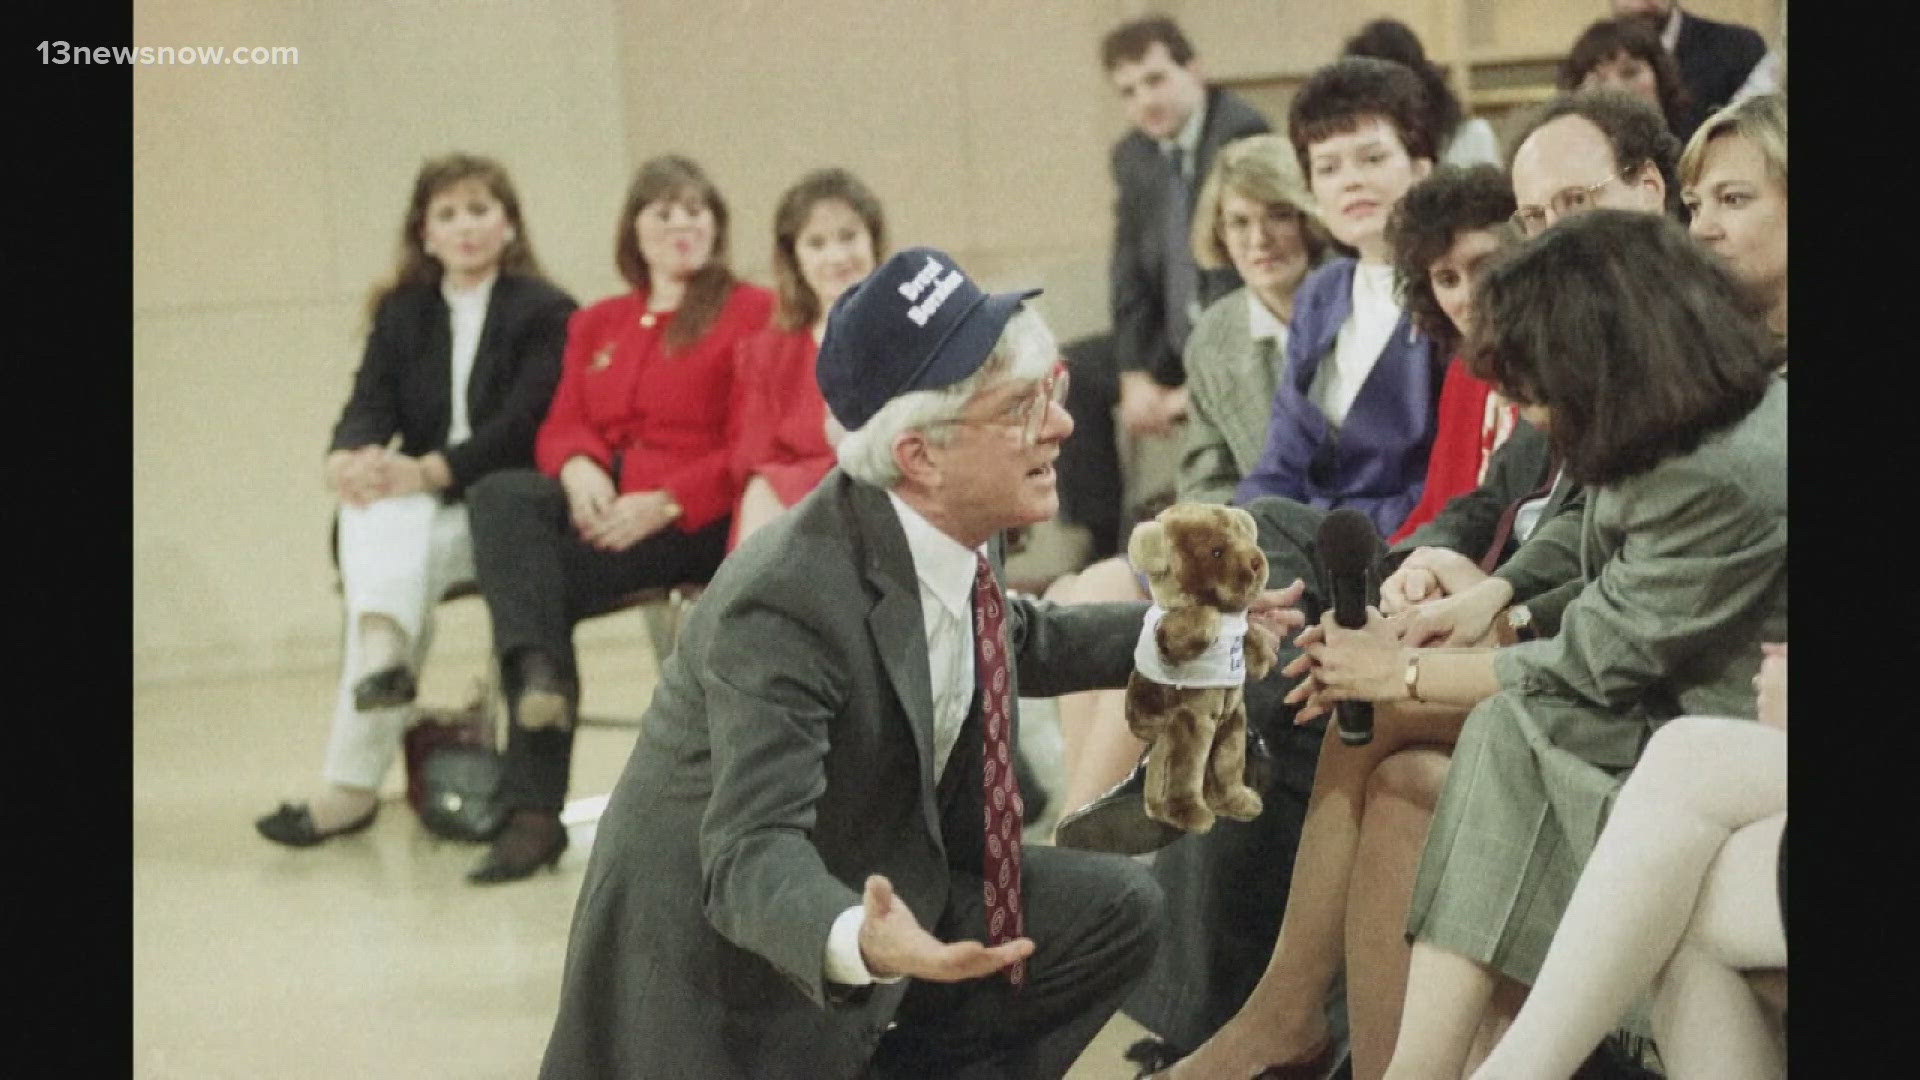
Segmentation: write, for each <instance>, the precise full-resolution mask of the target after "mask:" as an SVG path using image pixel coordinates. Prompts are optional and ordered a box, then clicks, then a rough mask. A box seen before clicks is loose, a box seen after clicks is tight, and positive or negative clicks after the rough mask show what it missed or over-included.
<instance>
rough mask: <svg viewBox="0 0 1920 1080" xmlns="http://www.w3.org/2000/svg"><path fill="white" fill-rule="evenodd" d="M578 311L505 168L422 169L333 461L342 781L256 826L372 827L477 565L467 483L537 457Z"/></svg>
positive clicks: (450, 163) (459, 163)
mask: <svg viewBox="0 0 1920 1080" xmlns="http://www.w3.org/2000/svg"><path fill="white" fill-rule="evenodd" d="M573 308H574V304H573V300H572V299H571V298H569V297H568V296H567V295H566V294H565V293H563V292H561V291H560V290H559V289H557V288H555V287H554V286H553V285H551V284H550V283H548V282H547V280H546V279H545V278H544V277H542V276H541V273H540V264H539V262H538V261H537V260H535V259H534V256H533V241H532V239H531V238H530V237H529V236H528V235H527V226H526V223H525V222H524V221H522V220H521V217H520V200H519V197H518V196H517V195H515V194H514V190H513V184H512V182H511V181H509V180H508V179H507V173H506V170H505V169H503V168H501V167H500V165H499V164H498V163H496V162H494V161H491V160H489V159H487V158H481V157H472V156H470V155H467V154H451V155H448V156H446V157H441V158H435V159H433V160H431V161H428V162H427V163H426V164H424V165H422V166H421V168H420V174H419V175H418V176H417V177H416V178H415V179H414V182H413V197H412V199H411V200H410V201H409V202H408V204H407V213H406V219H405V221H404V222H403V223H402V225H401V227H400V265H399V269H398V270H397V271H396V272H395V274H394V279H393V281H392V282H391V283H390V284H388V285H386V286H384V287H383V288H381V289H380V290H379V291H378V292H376V293H375V295H374V298H373V302H372V332H371V333H369V334H368V336H367V345H366V352H365V354H364V355H363V356H362V358H361V361H360V370H359V371H358V373H356V374H355V376H354V380H353V393H352V396H350V397H349V398H348V399H347V404H346V407H345V408H344V409H342V410H341V413H340V422H339V423H338V424H337V425H335V427H334V429H333V446H332V450H331V452H329V453H328V455H327V464H326V480H327V486H328V487H329V488H330V489H332V491H333V493H334V494H335V495H336V496H338V498H339V499H340V511H339V520H338V525H337V533H336V543H337V552H338V557H339V564H340V591H341V594H342V599H343V600H344V601H345V607H346V631H345V637H346V658H345V661H344V663H343V664H342V667H341V672H340V684H339V689H338V691H337V692H336V693H335V695H334V707H333V733H332V735H331V737H330V738H329V740H328V742H327V756H326V767H325V771H324V775H325V778H326V782H327V786H326V787H325V788H324V789H323V790H322V791H321V793H320V794H319V795H317V796H316V797H314V798H313V799H311V800H310V801H308V802H304V803H282V804H281V806H280V808H279V809H278V810H276V811H275V812H273V813H271V814H268V815H267V816H265V817H262V818H260V819H259V820H258V821H257V822H255V826H256V827H257V828H258V829H259V830H260V833H261V835H263V836H265V837H266V838H267V839H269V840H273V841H275V842H277V843H281V844H286V845H289V846H291V847H306V846H309V845H312V844H317V843H320V842H321V841H323V840H326V839H327V838H329V837H333V836H339V835H342V834H345V833H351V832H357V831H359V830H361V829H363V828H365V827H366V826H368V825H370V824H372V822H373V817H374V814H375V813H377V812H378V810H379V807H380V800H379V792H380V782H381V778H382V777H384V776H385V775H386V772H387V768H388V766H390V765H391V764H392V763H393V758H394V753H395V751H397V750H398V749H399V746H400V734H401V730H402V728H404V727H405V725H406V722H407V719H408V716H409V715H410V713H411V711H412V710H411V704H412V702H413V696H414V687H415V675H416V672H417V671H418V670H419V666H420V664H421V662H422V661H423V660H425V659H426V654H427V644H428V642H429V640H430V639H431V638H432V635H433V607H434V604H435V603H437V602H438V601H439V599H440V595H441V593H443V592H445V591H446V589H447V587H448V586H449V585H452V584H454V583H456V582H462V581H471V580H472V579H473V576H474V569H473V545H472V542H471V540H470V539H469V535H468V525H467V506H466V503H465V502H464V501H463V500H464V496H465V493H466V489H467V488H468V487H469V486H470V485H472V484H473V483H474V482H475V481H477V480H479V479H480V478H481V477H483V476H485V475H487V474H488V473H491V472H493V471H494V470H497V469H508V468H518V467H525V466H527V465H530V464H532V462H533V433H534V430H535V429H536V428H537V427H539V425H540V417H541V416H542V415H543V414H544V413H545V411H546V407H547V400H548V399H549V398H550V397H552V396H553V387H554V383H555V382H556V381H558V379H559V377H560V350H561V346H562V345H563V343H564V342H565V340H566V327H567V316H568V314H569V313H571V312H572V311H573ZM395 436H398V437H399V440H400V446H399V448H398V449H393V448H392V447H391V443H392V441H393V439H394V437H395Z"/></svg>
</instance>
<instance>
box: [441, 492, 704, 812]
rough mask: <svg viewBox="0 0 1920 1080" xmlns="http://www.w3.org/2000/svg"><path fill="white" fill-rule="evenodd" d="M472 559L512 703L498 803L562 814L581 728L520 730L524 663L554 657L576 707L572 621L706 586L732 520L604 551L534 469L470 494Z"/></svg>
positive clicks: (671, 531) (668, 532)
mask: <svg viewBox="0 0 1920 1080" xmlns="http://www.w3.org/2000/svg"><path fill="white" fill-rule="evenodd" d="M467 508H468V515H469V519H470V527H471V529H472V532H473V563H474V569H475V571H476V573H477V576H478V578H479V582H480V592H481V594H482V595H483V596H484V597H485V598H486V601H487V612H488V614H489V615H490V616H491V617H492V621H493V649H494V655H495V656H496V657H497V658H498V659H499V661H500V677H501V689H502V690H503V691H504V692H505V694H506V698H507V703H508V704H507V715H508V721H509V724H508V729H507V755H506V763H505V765H506V767H505V773H504V775H503V776H502V778H501V782H500V784H501V788H500V793H499V796H498V797H499V799H500V801H501V803H502V804H503V805H504V806H506V807H507V808H508V809H521V808H526V809H535V810H545V811H550V812H554V813H558V812H559V810H560V807H561V805H562V804H563V803H564V802H565V801H566V796H567V775H568V772H569V771H570V769H571V767H572V763H573V728H572V726H571V725H569V726H567V727H563V728H543V729H539V730H527V729H524V728H522V727H521V726H520V724H519V717H518V716H517V714H516V712H517V710H516V707H515V702H516V700H517V698H518V697H519V692H520V686H519V685H518V680H519V664H520V659H521V656H522V655H523V653H524V652H525V651H526V650H533V651H537V652H538V653H539V654H540V655H542V656H544V657H545V658H546V659H548V660H549V661H551V662H552V663H553V664H554V665H555V666H556V667H557V668H558V669H559V671H560V673H561V675H562V678H563V679H564V681H565V682H566V686H567V693H568V695H569V696H570V697H571V698H572V699H573V701H575V702H578V700H579V674H578V667H577V665H576V663H575V660H574V653H573V627H574V624H575V623H577V622H579V621H580V620H581V619H583V618H585V617H587V616H588V615H592V614H596V613H598V612H600V611H602V610H604V609H605V607H606V605H607V604H609V603H610V602H612V601H614V600H616V599H618V598H619V597H620V596H622V595H624V594H626V593H629V592H632V591H634V590H636V589H647V588H665V587H668V586H672V585H678V584H681V583H683V582H689V581H706V580H707V579H708V578H710V577H712V576H713V572H714V570H715V569H717V568H718V567H719V565H720V560H721V558H722V557H724V556H725V554H726V543H727V528H728V525H729V521H728V519H726V518H722V519H720V520H719V521H716V522H713V523H712V524H710V525H707V526H706V527H705V528H702V529H701V530H700V531H698V532H695V533H686V532H682V531H681V530H679V529H678V528H675V527H673V526H668V527H667V528H666V529H664V530H662V531H661V532H659V533H656V534H654V535H653V536H650V537H648V538H646V539H645V540H642V541H640V542H639V543H637V544H635V545H634V546H632V547H630V548H628V549H627V550H625V551H601V550H599V549H598V548H594V547H591V546H589V545H588V544H587V543H586V542H585V541H584V540H581V539H580V537H579V534H578V533H576V532H575V531H574V528H573V523H572V522H571V521H569V520H568V517H567V497H566V493H565V492H564V491H563V490H562V489H561V487H560V482H559V481H558V480H555V479H553V478H551V477H549V476H546V475H544V474H542V473H538V472H535V471H533V470H532V469H511V470H505V471H501V472H496V473H492V474H489V475H488V476H486V477H485V478H483V479H482V480H481V481H480V482H479V483H477V484H475V485H474V486H473V487H471V488H469V489H468V491H467Z"/></svg>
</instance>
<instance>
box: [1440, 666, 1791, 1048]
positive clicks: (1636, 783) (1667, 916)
mask: <svg viewBox="0 0 1920 1080" xmlns="http://www.w3.org/2000/svg"><path fill="white" fill-rule="evenodd" d="M1761 648H1762V649H1763V650H1764V652H1765V656H1766V658H1765V659H1764V660H1762V661H1761V663H1760V674H1759V675H1757V676H1755V677H1754V690H1755V692H1756V694H1757V697H1758V703H1757V707H1758V711H1759V715H1760V722H1759V723H1754V722H1752V721H1749V720H1731V719H1721V718H1719V717H1709V716H1682V717H1677V718H1675V719H1674V720H1673V721H1671V722H1670V723H1668V724H1667V725H1666V726H1665V727H1663V728H1661V729H1660V730H1659V731H1657V732H1655V733H1654V735H1653V738H1652V739H1651V740H1650V741H1649V742H1648V743H1647V749H1646V752H1645V753H1643V754H1642V755H1641V756H1640V763H1639V764H1638V765H1635V766H1634V769H1633V772H1632V774H1631V775H1629V776H1628V777H1627V782H1626V783H1625V784H1623V785H1621V787H1620V795H1619V797H1618V798H1617V799H1615V800H1614V805H1613V812H1612V813H1611V814H1609V815H1608V816H1607V824H1606V828H1604V829H1602V830H1601V831H1600V839H1599V840H1598V841H1597V842H1596V843H1595V844H1594V847H1593V856H1592V857H1591V858H1589V859H1588V860H1587V866H1586V869H1585V870H1583V871H1581V873H1580V882H1579V884H1578V885H1575V886H1574V889H1573V896H1572V898H1571V899H1569V900H1568V901H1567V912H1566V915H1565V916H1564V917H1562V918H1561V920H1560V929H1559V930H1558V931H1556V932H1555V933H1554V935H1553V944H1552V946H1550V947H1549V948H1548V949H1547V958H1546V960H1545V961H1544V962H1543V963H1542V964H1541V965H1540V978H1539V980H1538V981H1537V982H1535V983H1534V986H1533V991H1532V992H1531V993H1530V994H1528V995H1527V1003H1526V1005H1525V1006H1523V1007H1522V1008H1521V1010H1520V1015H1519V1016H1517V1017H1515V1018H1514V1021H1513V1026H1512V1027H1509V1028H1508V1029H1507V1031H1506V1033H1505V1034H1504V1035H1503V1036H1501V1038H1500V1042H1499V1044H1498V1045H1497V1046H1495V1047H1494V1049H1493V1052H1492V1053H1491V1054H1489V1055H1488V1056H1487V1060H1486V1061H1485V1062H1483V1063H1482V1064H1481V1066H1480V1068H1479V1069H1478V1070H1476V1071H1475V1072H1474V1074H1473V1075H1474V1080H1503V1078H1507V1077H1514V1078H1521V1077H1558V1076H1568V1075H1570V1074H1572V1072H1573V1071H1574V1069H1575V1068H1577V1067H1578V1066H1579V1064H1580V1062H1581V1060H1582V1059H1583V1058H1585V1057H1586V1055H1587V1052H1588V1051H1589V1050H1591V1049H1593V1046H1594V1044H1595V1043H1597V1042H1599V1040H1600V1037H1601V1036H1602V1035H1603V1034H1604V1033H1605V1032H1606V1031H1607V1030H1608V1029H1609V1028H1611V1027H1612V1026H1613V1025H1614V1024H1615V1023H1616V1022H1617V1021H1618V1020H1619V1018H1620V1016H1621V1015H1622V1014H1623V1013H1625V1012H1626V1011H1627V1009H1628V1008H1629V1007H1630V1006H1631V1005H1632V1004H1633V1003H1634V1001H1635V1000H1636V999H1638V998H1639V997H1641V996H1642V995H1644V994H1646V993H1648V992H1649V991H1651V993H1652V998H1653V1008H1652V1013H1653V1030H1654V1036H1655V1039H1656V1041H1657V1042H1658V1043H1659V1046H1660V1061H1661V1064H1662V1065H1663V1066H1664V1067H1665V1069H1666V1073H1667V1075H1668V1076H1669V1077H1671V1078H1672V1080H1699V1078H1703V1077H1715V1078H1725V1080H1757V1078H1764V1077H1782V1076H1785V1075H1786V1055H1785V1053H1784V1052H1783V1050H1784V1048H1783V1047H1782V1046H1781V1045H1780V1042H1779V1040H1778V1038H1776V1037H1775V1035H1774V1032H1773V1025H1772V1024H1771V1023H1770V1022H1769V1021H1768V1019H1767V1017H1766V1014H1765V1013H1764V1011H1763V1010H1762V1008H1761V1005H1760V1002H1759V1000H1758V999H1757V998H1756V997H1755V996H1754V993H1753V991H1752V989H1751V988H1750V987H1749V985H1748V983H1747V981H1746V979H1745V978H1744V977H1743V976H1742V972H1743V971H1745V970H1751V969H1755V968H1779V967H1784V966H1786V963H1787V926H1786V899H1787V895H1786V894H1787V836H1786V824H1787V647H1786V645H1784V644H1779V645H1773V644H1769V645H1763V646H1762V647H1761Z"/></svg>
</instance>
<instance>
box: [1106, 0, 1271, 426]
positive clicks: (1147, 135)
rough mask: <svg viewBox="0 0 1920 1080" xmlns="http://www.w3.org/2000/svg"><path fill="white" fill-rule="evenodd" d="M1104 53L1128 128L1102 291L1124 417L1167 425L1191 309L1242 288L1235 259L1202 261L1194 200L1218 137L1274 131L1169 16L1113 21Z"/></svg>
mask: <svg viewBox="0 0 1920 1080" xmlns="http://www.w3.org/2000/svg"><path fill="white" fill-rule="evenodd" d="M1100 62H1101V65H1102V67H1103V68H1104V69H1105V71H1106V73H1107V80H1108V81H1109V82H1110V83H1112V84H1113V87H1114V89H1115V91H1117V92H1118V93H1119V95H1120V100H1121V103H1122V104H1123V105H1124V107H1125V108H1126V112H1127V119H1128V120H1129V121H1131V122H1132V124H1133V127H1134V130H1132V131H1130V132H1128V133H1127V135H1126V137H1125V138H1123V139H1121V140H1120V141H1119V142H1118V143H1117V144H1115V146H1114V148H1113V161H1112V167H1113V182H1114V186H1115V187H1116V188H1117V190H1118V198H1117V199H1116V201H1115V203H1114V215H1113V217H1114V222H1113V225H1114V228H1113V254H1112V264H1111V269H1110V271H1109V281H1108V287H1109V294H1108V295H1109V298H1110V307H1111V314H1112V317H1113V333H1114V352H1115V357H1116V362H1117V363H1118V365H1119V369H1120V388H1119V395H1120V414H1121V423H1122V424H1123V425H1124V426H1125V427H1126V428H1127V430H1128V431H1129V432H1131V433H1132V434H1135V435H1164V434H1167V433H1168V432H1170V431H1171V430H1172V426H1173V424H1174V423H1175V422H1176V421H1177V420H1179V418H1180V417H1182V416H1184V415H1185V413H1186V394H1185V392H1184V390H1183V389H1182V386H1183V385H1184V384H1185V382H1186V370H1185V367H1184V365H1183V364H1182V363H1181V350H1182V349H1183V348H1184V347H1185V345H1186V340H1187V333H1188V331H1189V330H1191V329H1192V328H1193V320H1194V317H1195V316H1196V315H1197V314H1198V313H1199V311H1200V310H1201V309H1202V308H1203V307H1205V306H1206V305H1207V304H1209V303H1211V302H1212V301H1214V300H1216V299H1218V298H1219V297H1221V296H1224V295H1226V294H1227V293H1229V292H1231V291H1233V290H1234V289H1236V288H1238V287H1239V285H1240V279H1239V277H1238V276H1237V275H1235V274H1234V272H1233V270H1232V269H1231V268H1228V269H1223V270H1218V271H1206V272H1202V271H1200V270H1199V268H1198V267H1197V266H1196V264H1195V263H1194V258H1193V247H1192V242H1191V240H1190V239H1189V237H1190V235H1191V233H1190V222H1191V218H1192V214H1193V204H1194V199H1195V197H1196V195H1197V193H1198V191H1199V188H1200V185H1201V183H1202V182H1204V181H1205V180H1206V177H1207V170H1208V169H1209V168H1211V167H1212V166H1213V156H1214V154H1215V153H1216V152H1218V151H1219V149H1220V147H1221V146H1223V145H1225V144H1226V143H1229V142H1231V141H1233V140H1234V139H1238V138H1243V137H1245V136H1247V135H1258V134H1260V133H1262V132H1264V131H1267V130H1269V128H1268V125H1267V121H1266V118H1265V117H1263V116H1261V115H1260V114H1259V113H1258V112H1255V111H1254V109H1253V107H1252V106H1250V105H1248V104H1247V103H1246V102H1245V101H1243V100H1241V99H1240V98H1239V97H1236V96H1235V95H1233V94H1231V93H1229V92H1228V91H1226V90H1222V89H1220V88H1219V87H1210V86H1208V85H1207V84H1206V82H1205V80H1204V79H1203V78H1202V77H1201V72H1200V65H1199V62H1198V60H1196V59H1195V57H1194V52H1193V46H1192V45H1190V44H1189V43H1188V42H1187V39H1186V35H1184V34H1182V33H1181V32H1180V27H1179V26H1177V25H1176V24H1175V23H1174V21H1173V20H1172V19H1169V18H1166V17H1165V16H1153V17H1150V18H1144V19H1139V20H1136V21H1133V22H1129V23H1126V24H1124V25H1122V26H1119V27H1117V28H1115V29H1114V30H1113V31H1112V32H1111V33H1109V34H1108V35H1107V36H1106V38H1105V39H1104V40H1103V41H1102V42H1101V44H1100Z"/></svg>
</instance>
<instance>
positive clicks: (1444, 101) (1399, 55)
mask: <svg viewBox="0 0 1920 1080" xmlns="http://www.w3.org/2000/svg"><path fill="white" fill-rule="evenodd" d="M1341 55H1343V56H1370V57H1373V58H1374V59H1375V60H1391V61H1393V62H1394V63H1396V64H1401V65H1404V66H1406V67H1407V68H1409V69H1410V70H1412V72H1413V73H1414V74H1415V75H1418V76H1420V85H1421V86H1422V87H1423V88H1424V89H1425V90H1426V92H1427V127H1428V129H1429V130H1431V131H1432V132H1433V133H1434V138H1436V139H1437V140H1439V143H1440V158H1439V162H1438V163H1439V164H1441V165H1461V166H1466V165H1478V164H1482V163H1484V164H1488V165H1498V164H1500V142H1499V140H1498V139H1496V138H1495V137H1494V134H1493V125H1492V124H1489V123H1487V122H1486V121H1485V120H1483V119H1481V118H1479V117H1477V116H1467V115H1466V110H1464V109H1462V108H1461V107H1460V99H1459V98H1458V97H1457V96H1455V95H1454V92H1453V88H1452V87H1450V86H1448V85H1447V76H1446V73H1445V72H1442V71H1441V70H1440V67H1439V65H1437V64H1435V63H1433V62H1432V61H1430V60H1428V59H1427V50H1426V49H1425V48H1424V47H1423V46H1422V45H1421V44H1420V37H1419V35H1417V34H1415V33H1414V32H1413V29H1412V28H1411V27H1409V26H1408V25H1407V24H1406V23H1403V22H1401V21H1400V20H1398V19H1375V20H1373V21H1372V22H1370V23H1368V24H1367V25H1365V26H1363V27H1361V28H1360V30H1359V32H1357V33H1355V34H1354V35H1353V36H1352V37H1350V38H1348V39H1347V44H1346V47H1345V48H1343V49H1341Z"/></svg>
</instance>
